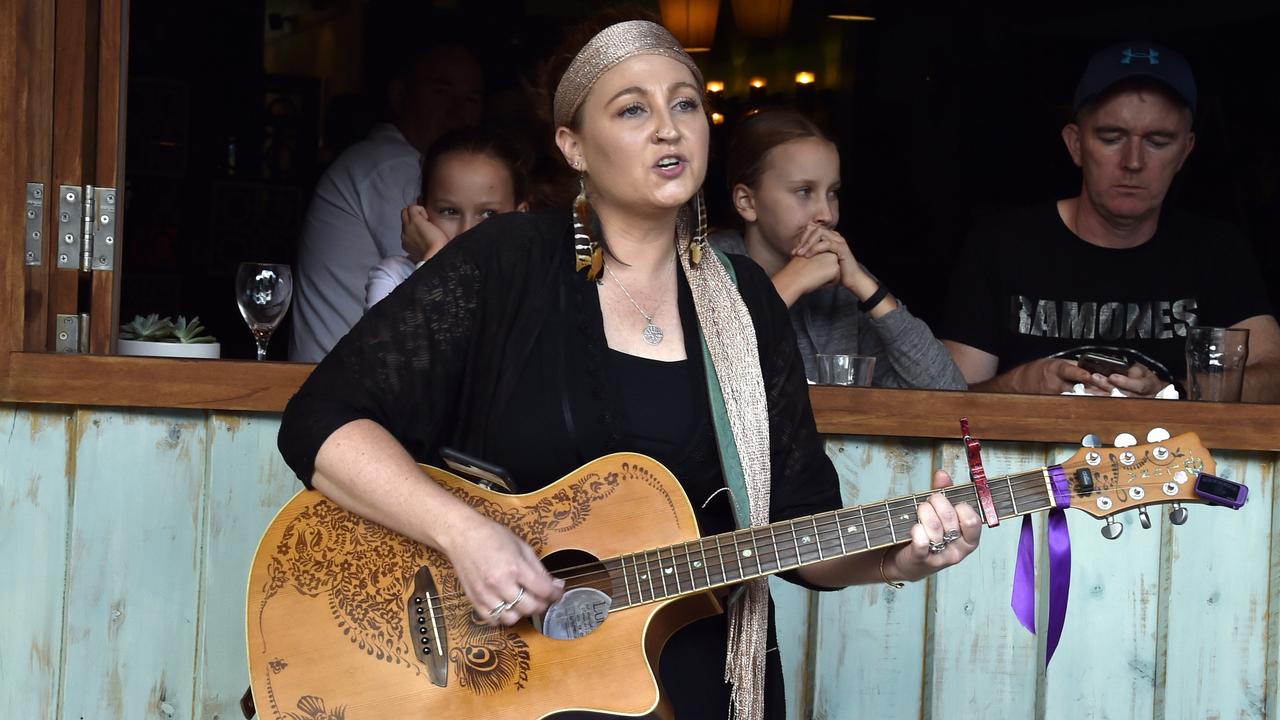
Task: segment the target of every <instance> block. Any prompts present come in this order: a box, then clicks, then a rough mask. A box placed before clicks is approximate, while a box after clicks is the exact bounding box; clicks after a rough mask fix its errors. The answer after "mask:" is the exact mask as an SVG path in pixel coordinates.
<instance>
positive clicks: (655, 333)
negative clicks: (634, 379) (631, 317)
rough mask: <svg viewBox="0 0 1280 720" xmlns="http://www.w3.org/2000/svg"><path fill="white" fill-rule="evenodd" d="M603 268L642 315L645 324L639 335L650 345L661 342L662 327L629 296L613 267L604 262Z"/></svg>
mask: <svg viewBox="0 0 1280 720" xmlns="http://www.w3.org/2000/svg"><path fill="white" fill-rule="evenodd" d="M604 269H605V270H606V271H607V272H608V273H609V277H611V278H613V281H614V282H616V283H618V289H620V290H622V294H624V295H626V296H627V299H628V300H630V301H631V304H632V305H635V306H636V310H637V311H638V312H639V313H640V315H641V316H643V317H644V321H645V326H644V330H642V331H641V332H640V336H641V337H643V338H644V341H645V342H647V343H649V344H650V345H657V344H658V343H660V342H662V338H663V337H664V333H663V332H662V328H660V327H658V326H657V325H654V324H653V315H652V314H650V313H647V312H645V311H644V308H642V307H640V303H638V302H636V299H635V298H633V297H631V293H630V292H627V286H626V285H623V284H622V281H621V280H619V279H618V276H617V275H615V274H614V273H613V268H611V267H609V265H608V263H605V266H604Z"/></svg>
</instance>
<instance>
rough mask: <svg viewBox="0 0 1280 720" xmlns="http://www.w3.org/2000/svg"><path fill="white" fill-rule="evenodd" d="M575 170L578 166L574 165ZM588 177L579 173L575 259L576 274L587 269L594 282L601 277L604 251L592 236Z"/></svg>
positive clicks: (574, 225)
mask: <svg viewBox="0 0 1280 720" xmlns="http://www.w3.org/2000/svg"><path fill="white" fill-rule="evenodd" d="M573 166H574V169H575V170H576V169H577V168H578V164H577V163H574V164H573ZM586 178H587V175H586V173H583V172H579V173H578V197H576V198H574V199H573V257H574V265H573V270H574V272H578V271H580V270H582V269H583V268H586V269H587V280H590V281H594V280H596V279H597V278H599V277H600V269H601V268H602V267H603V266H604V251H603V250H602V249H601V248H600V243H598V242H596V238H595V236H594V235H592V234H591V227H592V224H593V222H594V221H593V219H592V217H591V203H590V202H588V201H587V179H586Z"/></svg>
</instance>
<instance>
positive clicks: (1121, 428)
mask: <svg viewBox="0 0 1280 720" xmlns="http://www.w3.org/2000/svg"><path fill="white" fill-rule="evenodd" d="M9 361H10V369H9V373H8V374H7V376H3V378H4V379H3V382H4V384H3V385H0V402H17V403H56V404H64V405H80V406H106V407H122V408H123V407H138V408H182V409H201V410H221V411H242V412H267V413H278V412H281V411H283V410H284V406H285V403H287V402H288V401H289V398H290V397H291V396H292V395H293V393H294V392H295V391H296V390H297V388H298V386H299V385H301V384H302V381H303V380H305V379H306V377H307V375H308V374H309V373H310V372H311V368H312V367H314V366H313V365H310V364H303V363H280V362H266V363H257V362H252V361H243V360H219V361H208V360H178V359H153V358H147V359H142V358H132V357H119V356H105V355H49V354H42V353H12V354H11V355H10V356H9ZM810 397H811V399H812V402H813V412H814V418H815V420H816V421H817V423H818V430H819V432H822V433H823V434H827V435H868V436H886V437H903V438H953V437H955V436H956V435H957V433H958V431H959V425H958V423H957V419H958V418H959V417H961V416H968V417H969V418H970V421H971V423H972V425H973V432H974V433H975V434H976V435H977V436H978V437H980V438H983V439H985V440H1011V441H1027V442H1049V443H1074V442H1078V441H1079V440H1080V438H1081V437H1082V436H1083V435H1084V434H1086V433H1089V432H1092V433H1096V434H1097V435H1098V436H1099V437H1102V438H1104V439H1110V438H1113V437H1115V436H1116V435H1117V434H1119V433H1122V432H1128V433H1132V434H1134V435H1136V436H1138V437H1139V438H1141V437H1143V436H1144V435H1145V433H1146V431H1147V429H1149V428H1151V427H1153V426H1159V427H1165V428H1167V429H1169V430H1170V431H1172V432H1174V433H1178V432H1190V431H1193V432H1196V433H1198V434H1199V435H1200V438H1201V439H1202V440H1203V441H1204V442H1205V444H1206V445H1207V446H1209V447H1210V448H1224V449H1232V450H1266V451H1273V450H1280V405H1263V404H1255V403H1202V402H1196V403H1192V402H1185V401H1171V400H1135V399H1119V398H1096V397H1054V396H1042V395H1010V394H995V393H972V392H938V391H921V390H897V389H880V388H831V387H814V388H812V389H811V391H810Z"/></svg>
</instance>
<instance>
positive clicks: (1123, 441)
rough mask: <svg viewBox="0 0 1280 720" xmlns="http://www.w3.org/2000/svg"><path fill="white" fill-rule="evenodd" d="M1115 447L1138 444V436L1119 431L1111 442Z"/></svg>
mask: <svg viewBox="0 0 1280 720" xmlns="http://www.w3.org/2000/svg"><path fill="white" fill-rule="evenodd" d="M1111 444H1112V445H1115V446H1116V447H1133V446H1134V445H1137V444H1138V438H1136V437H1134V436H1132V435H1130V434H1129V433H1120V434H1119V435H1117V436H1116V439H1115V442H1113V443H1111Z"/></svg>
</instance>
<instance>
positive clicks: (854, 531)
mask: <svg viewBox="0 0 1280 720" xmlns="http://www.w3.org/2000/svg"><path fill="white" fill-rule="evenodd" d="M856 532H858V526H857V525H854V526H853V527H851V528H849V529H848V530H845V533H856Z"/></svg>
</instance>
